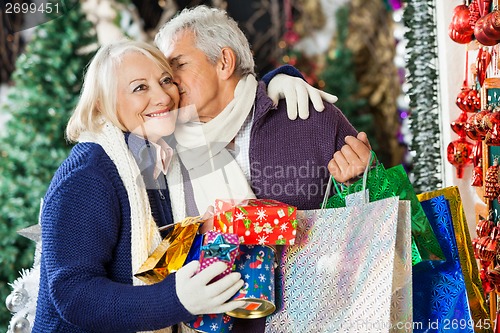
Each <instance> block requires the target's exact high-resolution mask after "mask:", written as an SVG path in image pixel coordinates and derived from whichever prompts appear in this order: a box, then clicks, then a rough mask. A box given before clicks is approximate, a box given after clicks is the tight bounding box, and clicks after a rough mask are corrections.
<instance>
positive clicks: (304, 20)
mask: <svg viewBox="0 0 500 333" xmlns="http://www.w3.org/2000/svg"><path fill="white" fill-rule="evenodd" d="M293 2H294V7H295V9H296V10H298V11H299V12H300V15H299V16H298V18H297V20H296V21H295V22H294V25H293V26H294V29H295V31H296V32H297V33H298V34H299V35H300V36H309V35H310V34H311V32H313V31H316V30H321V29H322V28H323V26H324V25H325V21H326V18H325V15H324V13H323V7H322V6H321V2H320V0H297V1H293Z"/></svg>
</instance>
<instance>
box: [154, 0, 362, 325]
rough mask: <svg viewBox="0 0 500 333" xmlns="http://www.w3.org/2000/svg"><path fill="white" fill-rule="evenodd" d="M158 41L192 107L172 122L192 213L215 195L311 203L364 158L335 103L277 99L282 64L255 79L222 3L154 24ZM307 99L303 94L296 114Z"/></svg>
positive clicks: (357, 170)
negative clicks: (317, 105) (292, 107)
mask: <svg viewBox="0 0 500 333" xmlns="http://www.w3.org/2000/svg"><path fill="white" fill-rule="evenodd" d="M155 42H156V45H157V46H158V48H160V50H162V51H163V53H164V54H165V55H166V56H167V57H168V58H169V61H170V64H171V66H172V69H173V71H174V81H175V82H176V84H177V85H178V88H179V91H180V93H181V106H183V107H186V108H187V109H190V110H195V111H196V113H195V114H197V117H198V118H197V119H194V120H193V119H189V121H188V122H186V123H185V124H184V125H180V126H178V127H177V129H176V131H175V139H176V141H177V150H178V152H179V157H180V160H181V162H182V165H183V167H184V168H185V169H184V170H183V176H184V182H185V185H186V184H189V185H188V186H185V187H184V191H185V198H184V200H185V202H186V206H187V207H188V208H187V209H188V213H189V214H195V213H200V212H201V213H203V212H204V211H205V210H206V208H207V206H209V205H213V203H214V200H215V199H217V198H235V199H242V198H252V197H257V198H266V199H275V200H279V201H281V202H285V203H287V204H290V205H294V206H297V207H298V208H299V209H317V208H319V207H320V204H321V202H322V200H323V196H324V194H325V193H324V192H325V188H326V185H327V183H328V181H329V179H330V178H329V176H330V174H331V175H332V176H333V177H335V179H336V180H337V181H339V182H346V181H348V180H349V179H351V178H353V177H355V176H358V175H359V174H361V173H362V171H363V170H364V168H365V167H366V164H367V163H368V160H369V157H370V149H371V148H370V145H369V143H368V139H367V138H366V135H365V134H364V133H359V134H358V133H357V132H356V130H355V129H354V128H353V127H352V125H351V124H350V123H349V121H348V120H347V119H346V118H345V116H344V115H343V114H342V112H341V111H340V110H339V109H338V108H336V107H335V106H334V105H333V104H330V103H326V105H325V110H324V111H323V112H314V111H313V112H310V116H309V118H308V119H307V120H290V119H289V117H288V112H287V111H289V110H287V103H285V101H283V100H281V101H279V103H277V105H275V103H273V100H271V99H270V98H269V97H268V96H267V94H266V92H267V91H266V88H269V89H270V90H272V89H275V88H273V84H274V85H281V84H282V83H281V81H280V80H278V76H274V75H275V74H277V73H280V71H277V72H273V73H272V74H271V75H270V77H273V76H274V78H273V79H272V80H271V82H270V84H269V87H266V82H267V81H269V80H266V79H268V77H265V78H264V79H265V81H266V82H257V80H256V79H255V74H254V61H253V58H252V52H251V50H250V46H249V43H248V41H247V39H246V37H245V35H244V34H243V32H242V31H241V30H240V29H239V28H238V25H237V23H236V22H235V21H234V20H233V19H231V18H230V17H228V15H227V13H226V12H225V11H223V10H218V9H212V8H208V7H205V6H199V7H195V8H193V9H185V10H183V11H182V12H181V13H180V14H179V15H178V16H176V17H174V18H173V19H172V20H170V21H169V22H167V23H166V24H165V25H164V26H163V27H162V28H161V29H160V31H159V32H158V34H157V36H156V39H155ZM288 69H289V68H284V69H282V70H281V72H283V71H284V72H285V73H288ZM288 74H289V73H288ZM270 77H269V78H270ZM279 88H281V89H282V88H283V87H282V86H281V87H279ZM312 108H313V105H312V104H308V103H307V101H306V103H304V102H303V101H299V110H298V112H299V114H304V113H306V114H307V113H308V111H309V109H312ZM176 200H179V199H178V198H177V199H176V198H172V205H175V204H176V203H175V201H176ZM264 329H265V320H263V319H260V320H237V322H236V324H235V327H234V331H235V332H252V333H255V332H263V331H264Z"/></svg>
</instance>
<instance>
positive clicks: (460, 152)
mask: <svg viewBox="0 0 500 333" xmlns="http://www.w3.org/2000/svg"><path fill="white" fill-rule="evenodd" d="M472 147H473V146H472V144H471V143H470V142H468V141H467V140H466V139H465V138H460V139H458V140H455V141H452V142H450V143H449V144H448V149H447V152H448V156H447V157H448V162H450V163H451V164H453V165H454V166H455V168H456V169H457V177H458V178H462V177H463V175H464V167H466V166H468V165H469V164H471V163H472V158H471V156H472Z"/></svg>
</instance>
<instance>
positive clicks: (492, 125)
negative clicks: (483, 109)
mask: <svg viewBox="0 0 500 333" xmlns="http://www.w3.org/2000/svg"><path fill="white" fill-rule="evenodd" d="M486 122H487V125H488V128H489V130H488V133H486V135H485V138H484V140H485V141H484V142H485V143H486V144H487V145H489V146H500V112H498V109H496V108H495V110H493V112H492V113H491V115H490V116H489V117H488V118H487V119H486Z"/></svg>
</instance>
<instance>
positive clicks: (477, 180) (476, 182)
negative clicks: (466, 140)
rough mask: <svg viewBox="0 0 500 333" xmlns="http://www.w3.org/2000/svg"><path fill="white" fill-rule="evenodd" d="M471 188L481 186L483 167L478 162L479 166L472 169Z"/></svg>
mask: <svg viewBox="0 0 500 333" xmlns="http://www.w3.org/2000/svg"><path fill="white" fill-rule="evenodd" d="M471 186H476V187H481V186H483V167H482V166H481V162H479V165H477V166H475V167H474V169H473V170H472V182H471ZM478 226H479V224H478ZM478 235H479V234H478Z"/></svg>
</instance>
